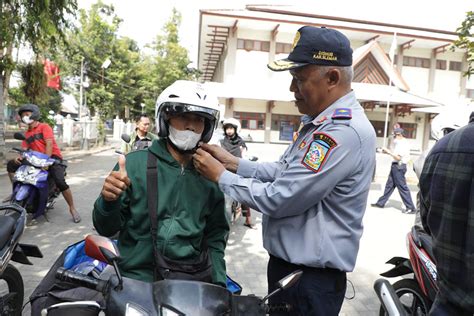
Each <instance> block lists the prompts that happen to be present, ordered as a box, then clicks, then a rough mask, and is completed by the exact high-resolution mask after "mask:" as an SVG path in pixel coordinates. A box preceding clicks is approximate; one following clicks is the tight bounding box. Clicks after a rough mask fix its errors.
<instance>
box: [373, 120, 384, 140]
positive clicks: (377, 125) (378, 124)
mask: <svg viewBox="0 0 474 316" xmlns="http://www.w3.org/2000/svg"><path fill="white" fill-rule="evenodd" d="M370 123H372V126H373V127H374V130H375V134H376V135H377V137H383V136H384V130H385V122H384V121H370Z"/></svg>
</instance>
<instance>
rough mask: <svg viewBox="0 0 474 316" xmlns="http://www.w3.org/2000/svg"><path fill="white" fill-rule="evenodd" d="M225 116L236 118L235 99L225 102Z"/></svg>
mask: <svg viewBox="0 0 474 316" xmlns="http://www.w3.org/2000/svg"><path fill="white" fill-rule="evenodd" d="M225 106H226V109H225V114H226V116H227V117H228V118H229V117H234V98H228V99H226V100H225Z"/></svg>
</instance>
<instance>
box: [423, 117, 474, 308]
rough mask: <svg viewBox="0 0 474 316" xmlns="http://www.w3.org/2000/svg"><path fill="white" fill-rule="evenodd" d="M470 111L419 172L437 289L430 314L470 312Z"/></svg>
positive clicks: (473, 191) (473, 134) (473, 163)
mask: <svg viewBox="0 0 474 316" xmlns="http://www.w3.org/2000/svg"><path fill="white" fill-rule="evenodd" d="M473 179H474V112H473V113H472V114H471V117H470V122H469V124H468V125H467V126H464V127H462V128H460V129H458V130H456V131H453V132H451V133H449V134H448V135H446V136H444V137H443V138H441V139H440V140H439V141H438V142H437V143H436V144H435V145H434V147H433V149H432V150H431V151H430V153H429V154H428V156H427V157H426V160H425V163H424V166H423V171H422V173H421V176H420V193H421V194H420V196H421V208H420V214H421V219H422V224H423V227H424V228H425V230H426V231H427V233H428V234H430V235H431V236H432V238H433V252H434V257H435V260H436V269H437V271H438V279H437V283H438V286H439V291H438V293H437V294H436V298H435V301H434V303H433V306H432V307H431V311H430V315H460V316H464V315H466V316H468V315H469V316H470V315H473V314H474V264H473V261H474V205H473V197H474V182H473Z"/></svg>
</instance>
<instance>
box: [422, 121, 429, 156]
mask: <svg viewBox="0 0 474 316" xmlns="http://www.w3.org/2000/svg"><path fill="white" fill-rule="evenodd" d="M430 117H431V114H429V113H426V114H425V119H424V122H425V123H424V124H423V127H424V130H423V131H424V132H423V140H422V143H421V151H422V152H423V151H425V150H426V149H428V145H429V141H430V135H431V120H430Z"/></svg>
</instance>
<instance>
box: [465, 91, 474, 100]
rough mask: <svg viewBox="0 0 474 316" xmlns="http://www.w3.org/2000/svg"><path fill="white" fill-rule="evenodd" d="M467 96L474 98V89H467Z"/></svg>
mask: <svg viewBox="0 0 474 316" xmlns="http://www.w3.org/2000/svg"><path fill="white" fill-rule="evenodd" d="M466 97H467V98H471V99H474V89H467V90H466Z"/></svg>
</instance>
